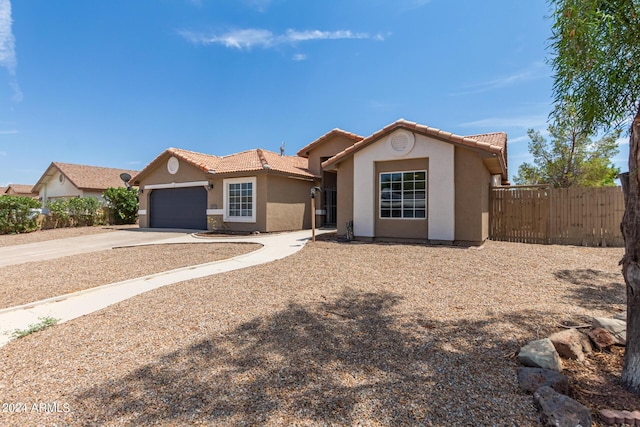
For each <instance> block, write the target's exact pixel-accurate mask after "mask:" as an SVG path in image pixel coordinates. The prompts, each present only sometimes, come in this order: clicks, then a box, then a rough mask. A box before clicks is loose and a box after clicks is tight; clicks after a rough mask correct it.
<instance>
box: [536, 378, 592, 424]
mask: <svg viewBox="0 0 640 427" xmlns="http://www.w3.org/2000/svg"><path fill="white" fill-rule="evenodd" d="M533 399H534V401H535V403H536V406H538V409H539V410H540V419H541V420H542V424H543V425H545V426H554V427H578V426H581V427H590V426H591V424H592V420H591V411H589V408H587V407H586V406H584V405H582V404H581V403H579V402H577V401H575V400H573V399H571V398H570V397H568V396H565V395H564V394H560V393H558V392H557V391H555V390H554V389H552V388H551V387H546V386H545V387H540V388H539V389H538V390H537V391H536V392H535V393H534V394H533Z"/></svg>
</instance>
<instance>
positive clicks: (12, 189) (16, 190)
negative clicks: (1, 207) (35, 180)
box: [0, 184, 37, 196]
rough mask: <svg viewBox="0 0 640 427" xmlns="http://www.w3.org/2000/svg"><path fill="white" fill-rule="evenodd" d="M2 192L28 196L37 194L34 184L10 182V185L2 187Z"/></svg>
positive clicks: (0, 192) (0, 191) (0, 190)
mask: <svg viewBox="0 0 640 427" xmlns="http://www.w3.org/2000/svg"><path fill="white" fill-rule="evenodd" d="M2 189H4V190H2ZM0 194H16V195H23V194H26V195H28V196H33V195H37V192H35V191H33V185H31V184H9V186H8V187H0Z"/></svg>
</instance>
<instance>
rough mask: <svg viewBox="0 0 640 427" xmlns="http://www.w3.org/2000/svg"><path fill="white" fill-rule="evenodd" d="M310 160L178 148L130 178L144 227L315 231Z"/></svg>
mask: <svg viewBox="0 0 640 427" xmlns="http://www.w3.org/2000/svg"><path fill="white" fill-rule="evenodd" d="M307 166H308V165H307V159H305V158H302V157H298V156H281V155H279V154H276V153H273V152H271V151H267V150H262V149H254V150H249V151H244V152H241V153H236V154H231V155H228V156H222V157H219V156H213V155H208V154H203V153H196V152H193V151H187V150H182V149H178V148H169V149H167V150H166V151H164V152H163V153H161V154H160V155H159V156H158V157H157V158H156V159H154V160H153V161H152V162H151V163H150V164H149V165H147V166H146V167H145V168H144V169H143V170H142V171H141V172H140V173H139V174H138V175H136V176H134V177H133V178H132V180H131V183H132V185H136V186H138V188H139V189H138V192H139V201H140V211H139V213H138V217H139V223H140V227H143V228H144V227H153V228H188V229H202V230H204V229H207V228H209V229H212V228H217V229H229V230H233V231H260V232H273V231H285V230H300V229H304V228H310V227H311V212H310V209H311V201H310V197H309V194H310V188H311V187H313V186H315V185H318V184H319V178H320V177H319V175H316V174H313V173H311V172H310V171H309V169H308V167H307Z"/></svg>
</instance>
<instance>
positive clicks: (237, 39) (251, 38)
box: [179, 28, 385, 49]
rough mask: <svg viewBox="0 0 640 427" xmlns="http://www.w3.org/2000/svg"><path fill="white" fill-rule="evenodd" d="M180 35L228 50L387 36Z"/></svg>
mask: <svg viewBox="0 0 640 427" xmlns="http://www.w3.org/2000/svg"><path fill="white" fill-rule="evenodd" d="M179 34H180V35H181V36H182V37H184V38H185V39H186V40H188V41H190V42H191V43H195V44H202V45H211V44H220V45H223V46H224V47H228V48H236V49H251V48H253V47H262V48H271V47H274V46H277V45H281V44H294V43H299V42H306V41H311V40H340V39H373V40H378V41H382V40H384V39H385V35H382V34H375V35H370V34H368V33H355V32H352V31H350V30H338V31H320V30H306V31H296V30H291V29H289V30H287V31H286V32H285V33H284V34H273V33H272V32H271V31H269V30H263V29H260V28H246V29H241V30H233V31H228V32H226V33H222V34H203V33H194V32H192V31H180V32H179Z"/></svg>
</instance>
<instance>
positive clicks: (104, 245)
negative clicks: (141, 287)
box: [0, 228, 201, 267]
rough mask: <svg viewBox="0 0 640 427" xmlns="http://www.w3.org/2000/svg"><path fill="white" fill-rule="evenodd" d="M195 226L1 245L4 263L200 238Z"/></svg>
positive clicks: (12, 263)
mask: <svg viewBox="0 0 640 427" xmlns="http://www.w3.org/2000/svg"><path fill="white" fill-rule="evenodd" d="M193 231H194V230H164V231H157V230H153V231H151V230H149V229H140V228H132V229H128V230H117V231H112V232H109V233H99V234H91V235H87V236H78V237H69V238H66V239H57V240H48V241H45V242H37V243H27V244H24V245H15V246H5V247H0V267H4V266H7V265H15V264H23V263H25V262H32V261H42V260H46V259H55V258H61V257H65V256H69V255H77V254H82V253H88V252H98V251H104V250H107V249H111V248H114V247H118V246H132V245H145V244H150V243H188V242H197V241H199V240H201V239H196V238H195V237H193V236H191V233H192V232H193Z"/></svg>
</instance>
